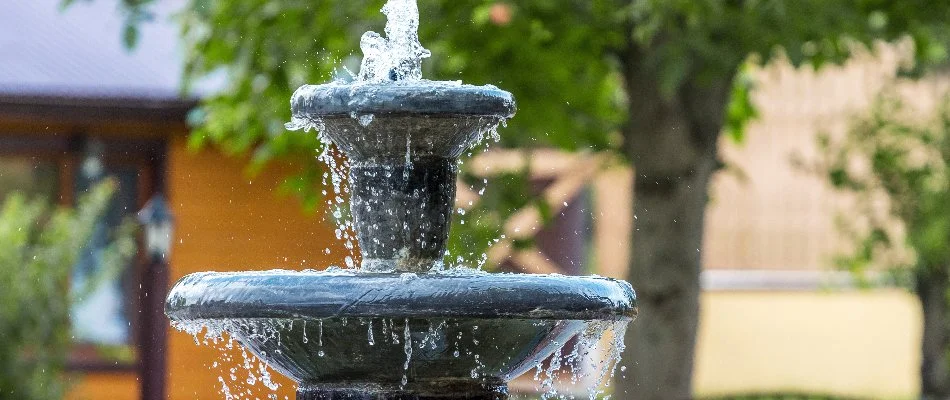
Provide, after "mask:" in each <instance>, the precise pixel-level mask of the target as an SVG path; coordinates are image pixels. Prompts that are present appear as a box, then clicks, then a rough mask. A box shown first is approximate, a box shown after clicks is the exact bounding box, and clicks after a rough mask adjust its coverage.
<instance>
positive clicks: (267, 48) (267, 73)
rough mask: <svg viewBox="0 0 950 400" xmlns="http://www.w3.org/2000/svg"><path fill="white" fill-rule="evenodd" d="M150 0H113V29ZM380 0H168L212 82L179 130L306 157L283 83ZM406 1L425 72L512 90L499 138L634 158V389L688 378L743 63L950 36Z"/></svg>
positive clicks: (828, 15)
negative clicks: (513, 106)
mask: <svg viewBox="0 0 950 400" xmlns="http://www.w3.org/2000/svg"><path fill="white" fill-rule="evenodd" d="M153 1H154V0H121V4H123V6H124V7H123V8H122V9H123V10H125V11H124V12H125V13H126V15H127V16H128V17H129V18H128V20H129V21H130V24H129V27H127V28H126V32H125V37H126V38H127V39H128V38H131V39H132V40H128V42H129V43H134V39H135V37H136V36H137V34H135V33H134V29H135V28H134V27H135V24H136V23H137V22H138V21H140V20H146V19H147V12H144V11H142V10H146V9H147V5H148V4H149V3H151V2H153ZM383 2H384V1H383V0H364V1H353V0H350V1H326V0H325V1H312V0H244V1H233V2H227V1H212V0H191V1H190V3H189V5H188V6H187V8H186V9H185V11H184V12H183V13H182V14H181V15H180V22H181V25H182V36H183V38H184V41H185V47H186V60H187V65H186V68H185V82H186V86H187V84H191V83H194V82H197V81H200V80H202V79H207V78H209V77H215V76H218V77H220V76H222V75H223V76H225V77H226V81H227V84H226V87H225V89H224V90H222V91H220V92H218V93H217V94H213V95H210V96H208V97H205V98H204V99H203V101H202V104H201V106H200V107H199V108H198V109H197V110H196V111H195V113H194V114H193V119H192V122H193V124H194V126H195V130H194V132H193V134H192V144H193V145H195V146H196V147H197V146H202V145H205V144H210V143H213V144H216V145H218V146H220V147H221V148H223V149H225V150H227V151H230V152H233V153H244V152H251V153H252V155H253V158H252V159H253V161H252V163H253V165H254V167H255V168H259V167H260V166H262V165H264V164H266V163H267V162H268V161H270V160H273V159H276V158H285V157H304V158H305V159H310V160H312V159H313V158H314V157H315V156H316V155H317V154H319V153H320V152H322V151H323V148H322V145H321V144H320V142H319V140H318V139H317V138H316V137H315V136H314V135H310V134H306V133H300V132H297V133H288V132H285V131H284V129H283V125H282V124H283V122H286V121H288V120H289V117H290V116H289V107H288V104H287V100H288V99H289V98H290V95H291V93H292V92H293V90H294V89H296V88H297V87H298V86H300V85H302V84H306V83H319V82H325V81H328V80H330V79H334V78H339V77H344V78H345V77H347V76H348V75H349V74H348V73H347V72H345V71H344V70H343V69H342V67H343V66H348V67H349V70H350V71H354V72H355V69H356V68H357V66H358V64H359V58H360V57H359V55H356V54H354V51H356V50H357V49H358V48H359V47H358V41H359V38H360V35H361V34H362V33H363V32H364V31H366V30H370V29H376V30H378V29H379V28H381V27H382V25H383V17H382V15H381V14H379V9H380V7H381V6H382V4H383ZM420 10H421V13H422V23H421V25H422V27H421V32H420V35H421V38H422V42H423V43H424V44H425V45H426V46H428V47H429V49H431V50H432V53H433V57H432V59H430V60H428V61H427V62H426V63H425V74H426V76H427V77H429V78H431V79H452V80H455V79H461V80H464V81H465V82H468V83H473V84H484V83H492V84H496V85H498V86H500V87H502V88H504V89H506V90H509V91H511V92H512V93H513V94H514V95H515V97H516V98H517V99H518V101H519V105H520V107H519V114H518V116H517V117H516V118H515V119H514V120H512V121H511V123H510V124H509V127H508V129H507V132H508V133H507V134H503V135H502V141H501V144H502V146H505V147H521V148H531V147H539V146H555V147H559V148H562V149H565V150H572V151H582V150H583V151H606V152H612V153H614V154H616V155H617V158H618V159H624V160H626V161H628V162H631V163H632V164H633V165H634V167H635V169H636V178H635V182H634V198H635V201H634V204H631V207H632V208H633V210H634V213H635V215H636V227H635V228H634V231H632V232H631V236H632V241H631V243H632V249H631V254H632V255H633V257H632V260H631V263H630V268H629V279H630V280H631V281H632V282H633V283H634V285H635V286H636V288H637V290H638V296H639V301H640V309H641V313H640V319H639V321H638V322H637V323H636V324H635V326H633V328H632V329H630V330H629V331H628V336H627V353H626V354H625V360H626V361H627V362H626V364H627V365H628V366H629V368H628V370H627V372H626V375H627V376H628V377H629V378H628V379H626V380H623V381H621V382H618V384H617V385H616V386H615V390H616V391H618V392H619V393H623V394H622V396H623V397H624V398H637V399H674V398H675V399H682V398H689V397H690V396H691V395H692V364H693V356H694V348H695V339H696V330H697V324H698V315H699V312H698V311H699V292H700V286H699V278H700V267H701V251H700V250H701V249H702V236H703V221H704V213H705V207H706V203H707V200H708V199H707V187H708V185H709V182H710V178H711V177H712V175H713V174H714V173H715V172H716V171H717V170H718V169H720V168H721V166H722V162H721V160H720V159H719V153H718V146H719V143H720V134H721V133H723V132H726V133H727V134H728V136H730V137H731V138H733V139H735V140H737V141H741V140H742V136H743V128H744V126H745V124H746V123H747V122H748V121H749V120H750V119H751V118H753V117H754V116H755V108H754V105H753V104H752V103H751V100H750V91H751V90H752V86H753V82H750V80H749V78H747V77H746V76H745V75H744V74H743V70H744V68H746V66H748V65H753V64H765V63H768V62H770V61H771V60H773V59H775V58H776V57H779V58H781V59H782V60H785V61H788V62H790V63H792V64H793V65H795V66H803V65H807V66H810V67H813V68H820V67H822V66H824V65H826V64H839V63H842V62H844V61H846V60H848V59H849V57H850V56H851V54H852V53H853V52H854V51H855V50H858V49H862V48H863V49H870V50H872V51H873V50H874V44H875V43H876V42H877V41H879V40H883V41H897V40H903V39H908V40H910V41H911V42H913V45H914V57H913V59H912V60H911V61H910V62H909V63H908V65H907V66H906V67H907V68H906V71H904V72H906V73H909V74H912V75H919V74H920V73H922V72H923V71H925V70H926V69H927V68H928V67H929V66H931V65H934V64H936V63H941V62H943V61H944V60H945V59H946V57H947V47H946V44H947V43H948V38H950V34H948V25H947V24H946V21H947V20H948V19H950V4H948V3H946V2H936V1H923V0H919V1H910V2H895V1H886V0H857V1H848V2H829V1H824V0H801V1H794V2H788V1H782V0H727V1H722V0H563V1H543V0H534V1H519V2H514V1H500V0H431V1H423V2H421V4H420ZM303 165H304V167H303V170H302V171H301V172H300V173H299V174H298V175H296V176H293V177H289V178H288V180H287V184H286V185H285V188H286V189H287V190H289V191H292V192H295V193H298V194H300V195H301V196H302V197H303V198H304V199H305V200H307V202H308V204H310V207H313V206H314V205H315V204H316V203H317V201H318V200H317V199H318V198H319V196H318V194H319V193H320V190H321V189H320V185H319V184H318V182H319V181H320V180H321V179H322V176H323V169H322V168H323V167H322V166H321V165H320V164H319V163H316V162H309V163H304V164H303ZM524 186H525V185H518V184H507V185H504V190H506V191H509V190H513V191H523V190H525V189H524ZM519 193H523V192H519ZM523 199H524V196H520V195H503V196H493V197H491V198H490V199H487V200H488V201H483V202H482V203H483V205H482V207H481V208H480V209H479V210H476V211H475V215H474V216H471V217H470V218H469V220H472V221H475V222H476V223H475V224H470V225H472V226H476V227H479V228H481V231H474V230H473V231H472V233H473V235H474V234H475V233H478V234H479V235H481V236H486V235H488V236H490V234H491V232H492V229H493V228H492V227H495V229H497V226H498V221H501V220H503V219H504V218H505V216H506V213H508V212H510V210H511V208H512V206H513V205H517V203H518V202H524V201H525V200H523ZM479 221H482V222H481V223H479ZM485 221H487V222H485ZM469 229H471V228H469ZM481 236H478V237H481ZM485 243H487V242H486V241H482V240H478V241H474V242H471V243H469V244H468V245H470V246H483V245H484V244H485Z"/></svg>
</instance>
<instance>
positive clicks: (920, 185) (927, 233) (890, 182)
mask: <svg viewBox="0 0 950 400" xmlns="http://www.w3.org/2000/svg"><path fill="white" fill-rule="evenodd" d="M915 111H916V112H915ZM932 111H933V114H934V115H933V116H932V117H931V118H930V119H929V120H925V121H922V122H921V121H919V120H920V117H919V116H920V114H921V113H920V112H919V110H914V109H913V108H912V107H908V106H907V105H905V104H904V103H903V102H902V101H901V100H900V95H898V94H896V93H894V92H890V91H885V92H883V93H882V94H881V95H880V96H879V98H878V99H877V101H876V102H875V104H874V106H873V107H872V109H871V111H870V112H869V113H868V114H867V115H862V116H861V117H860V118H859V119H857V120H856V121H855V122H854V124H853V126H852V127H851V128H850V130H849V131H848V132H847V134H846V135H845V136H844V137H843V138H840V139H838V140H832V139H831V138H829V136H827V135H825V136H823V137H822V138H821V140H820V141H819V145H820V146H819V147H820V149H821V150H822V152H821V154H822V157H821V159H820V160H819V162H818V165H819V167H820V169H819V171H821V172H823V173H824V174H825V176H826V177H827V179H828V180H829V182H830V183H831V184H832V186H833V187H834V188H836V189H838V190H840V191H842V192H845V193H848V194H850V195H851V196H850V197H851V198H853V199H854V204H853V205H852V206H851V207H849V210H848V213H847V214H845V215H844V216H846V217H847V218H846V219H842V221H849V222H850V223H848V224H845V225H843V226H842V227H843V228H844V233H845V234H846V235H845V236H846V237H849V238H852V240H853V241H854V243H853V247H852V249H851V250H852V251H851V252H850V253H847V254H844V255H842V256H840V258H839V259H838V263H839V265H840V266H841V267H843V268H846V269H849V270H851V271H853V272H855V273H858V274H864V273H866V272H868V271H869V270H872V269H874V268H882V267H883V268H889V269H890V271H891V272H892V273H893V276H895V277H897V278H898V279H896V282H898V283H904V284H905V285H907V286H908V287H909V288H911V289H913V291H914V293H915V294H916V295H917V297H918V298H919V299H920V302H921V306H922V310H923V315H924V329H923V341H922V342H923V347H922V349H921V350H922V352H923V354H922V355H923V358H922V359H923V362H922V363H921V370H920V372H921V376H920V378H921V388H922V398H924V399H946V398H950V358H948V354H950V353H948V352H950V300H948V297H947V296H948V295H950V96H947V97H944V98H943V99H942V101H941V102H940V103H939V105H938V107H936V109H935V110H932ZM885 271H886V270H885Z"/></svg>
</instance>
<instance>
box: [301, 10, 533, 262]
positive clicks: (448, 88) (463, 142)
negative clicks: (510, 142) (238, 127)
mask: <svg viewBox="0 0 950 400" xmlns="http://www.w3.org/2000/svg"><path fill="white" fill-rule="evenodd" d="M383 13H385V14H386V16H387V18H388V21H387V23H386V37H385V38H384V37H382V36H381V35H379V34H377V33H375V32H367V33H366V34H364V35H363V38H362V40H361V42H360V47H361V48H362V50H363V55H364V57H363V63H362V65H361V67H360V73H359V75H358V76H357V80H356V81H355V82H352V83H340V82H333V83H328V84H324V85H305V86H302V87H300V88H299V89H297V91H296V92H295V93H294V95H293V97H292V98H291V101H290V103H291V112H292V115H293V121H292V123H291V124H289V127H290V128H292V129H293V128H311V127H312V128H316V129H317V130H319V131H320V132H321V134H323V135H325V137H326V138H328V139H329V140H331V141H332V142H333V143H334V144H336V145H337V146H338V147H339V148H340V149H341V150H343V152H344V153H346V155H347V157H348V158H349V160H350V180H349V183H350V189H351V193H352V199H351V210H352V214H353V222H354V225H355V228H356V235H357V239H358V240H359V242H360V252H361V254H362V256H363V263H362V268H363V269H364V270H368V271H377V272H379V271H394V270H395V271H405V272H427V271H429V270H431V269H433V268H434V267H437V266H439V265H441V260H442V258H443V256H444V254H445V242H446V240H447V238H448V234H449V226H450V225H451V219H452V209H453V205H454V202H455V179H456V175H457V173H458V165H457V164H458V162H457V159H458V157H459V156H460V155H461V154H462V153H463V152H464V151H465V150H467V149H469V148H471V147H472V146H473V145H475V144H476V143H478V142H479V141H480V140H481V139H482V138H483V137H484V136H485V134H486V133H487V132H491V131H493V130H494V129H495V128H497V126H498V124H500V123H501V122H502V121H504V120H507V119H508V118H511V117H512V116H513V115H514V113H515V101H514V98H513V97H512V95H511V93H508V92H506V91H503V90H500V89H498V88H496V87H494V86H490V85H487V86H472V85H463V84H461V83H458V82H433V81H427V80H423V79H422V59H424V58H426V57H428V56H429V51H428V50H426V49H425V48H424V47H422V45H421V44H420V43H419V37H418V33H417V31H418V28H419V11H418V9H417V8H416V3H415V1H414V0H390V1H389V2H388V3H387V4H386V6H385V7H383Z"/></svg>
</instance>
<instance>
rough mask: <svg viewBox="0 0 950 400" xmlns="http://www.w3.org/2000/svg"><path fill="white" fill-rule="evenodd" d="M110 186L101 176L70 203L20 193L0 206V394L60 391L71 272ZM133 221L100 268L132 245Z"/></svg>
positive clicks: (46, 395) (20, 396)
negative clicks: (60, 204) (51, 203)
mask: <svg viewBox="0 0 950 400" xmlns="http://www.w3.org/2000/svg"><path fill="white" fill-rule="evenodd" d="M114 190H115V184H114V183H107V184H101V185H99V186H97V187H95V188H93V189H92V190H90V192H89V194H87V195H85V196H84V197H83V198H82V199H80V201H79V204H78V206H77V207H76V208H75V209H66V208H59V209H56V210H53V211H51V210H50V209H49V206H48V202H47V201H45V200H43V199H35V200H27V199H26V198H25V197H24V196H22V195H20V194H12V195H10V196H9V197H8V198H7V199H6V200H5V201H4V202H3V204H2V206H0V287H2V288H3V290H0V388H2V389H0V399H3V400H6V399H10V400H12V399H17V400H49V399H59V398H62V397H63V394H64V389H65V384H64V381H65V380H64V377H63V372H64V368H65V363H66V355H67V354H68V352H69V348H70V345H71V344H72V340H71V339H70V335H69V304H70V300H71V299H70V295H69V294H66V293H68V292H69V287H70V286H69V277H70V272H71V271H72V268H73V266H74V265H75V263H76V260H77V259H78V258H79V256H80V255H81V254H82V251H83V248H84V247H85V246H86V245H87V243H88V242H89V238H90V236H91V235H92V233H93V230H94V227H95V226H96V224H97V223H98V222H99V220H100V217H101V216H102V214H103V213H104V212H105V211H106V209H107V207H108V205H109V202H110V200H111V199H112V193H113V192H114ZM134 227H135V226H134V225H131V224H125V225H124V226H123V228H122V229H121V230H120V231H119V232H117V233H118V234H117V235H116V237H115V238H114V240H113V241H112V242H111V244H110V246H109V247H108V248H107V250H106V251H105V253H104V257H103V262H104V263H105V264H106V265H104V266H103V268H102V271H109V270H117V268H119V267H121V266H122V265H125V262H126V261H127V260H128V259H129V258H130V257H131V256H132V255H133V254H134V253H135V247H136V246H135V238H134V235H133V234H132V233H133V232H132V230H133V229H134ZM97 277H99V276H97ZM94 285H95V283H90V284H89V287H88V288H87V289H92V288H93V287H94ZM74 294H76V293H74Z"/></svg>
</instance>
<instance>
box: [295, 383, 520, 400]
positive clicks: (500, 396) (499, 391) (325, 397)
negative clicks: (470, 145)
mask: <svg viewBox="0 0 950 400" xmlns="http://www.w3.org/2000/svg"><path fill="white" fill-rule="evenodd" d="M462 399H464V400H507V399H508V386H507V385H506V384H505V382H503V381H501V380H491V381H484V380H452V379H442V380H437V381H432V382H415V383H409V384H407V385H406V386H405V387H403V388H398V387H395V388H394V387H383V386H380V385H377V384H347V385H346V386H345V387H342V386H341V387H335V386H332V385H324V384H315V385H306V384H301V385H300V388H299V389H298V390H297V400H462Z"/></svg>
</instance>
